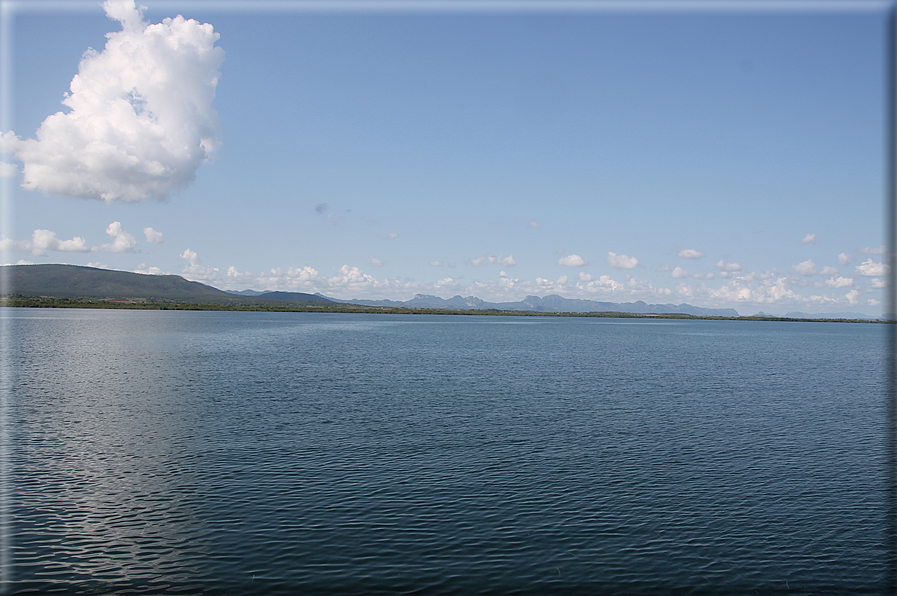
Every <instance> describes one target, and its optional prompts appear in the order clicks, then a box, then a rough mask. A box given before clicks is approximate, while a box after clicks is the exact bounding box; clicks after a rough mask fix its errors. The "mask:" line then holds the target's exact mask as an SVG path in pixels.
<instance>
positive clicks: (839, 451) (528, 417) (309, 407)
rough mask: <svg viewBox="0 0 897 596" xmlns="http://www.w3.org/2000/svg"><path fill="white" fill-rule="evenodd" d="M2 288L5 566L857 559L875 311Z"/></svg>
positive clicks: (493, 573)
mask: <svg viewBox="0 0 897 596" xmlns="http://www.w3.org/2000/svg"><path fill="white" fill-rule="evenodd" d="M0 311H2V312H0V314H2V316H4V317H8V318H11V321H9V328H10V330H11V333H12V337H13V345H14V346H15V353H14V354H13V356H12V358H11V364H12V366H13V370H14V373H15V378H14V381H13V382H14V403H13V405H12V410H11V413H10V420H11V423H12V428H13V433H14V437H13V438H14V450H13V453H12V465H13V470H12V474H13V480H14V488H15V492H14V499H13V503H12V510H11V511H12V515H13V519H14V523H15V527H14V534H13V538H12V541H13V555H12V562H13V566H14V568H13V572H14V576H13V584H12V589H11V590H10V592H11V593H23V594H24V593H28V592H29V591H38V592H46V591H50V590H53V589H56V590H60V591H61V592H63V593H76V594H101V593H170V594H185V593H197V592H205V593H213V594H214V593H221V594H254V593H256V594H272V593H273V594H276V593H297V592H298V593H307V594H314V593H321V594H325V593H424V594H438V593H470V592H475V593H501V594H505V593H533V594H544V593H576V592H580V593H626V594H638V593H645V594H650V593H657V592H676V593H695V594H704V593H708V594H711V593H746V594H753V593H755V592H757V593H761V594H762V593H771V592H781V593H788V594H810V593H812V594H824V593H844V592H854V593H856V592H869V593H876V592H879V591H880V590H881V589H882V587H883V584H882V582H883V579H884V570H885V552H884V548H883V546H882V545H883V526H884V519H885V512H884V499H883V492H882V489H883V487H884V458H883V456H884V438H883V437H884V397H883V393H882V392H883V383H882V381H883V378H882V374H883V366H884V365H883V357H882V342H883V332H884V330H883V326H882V325H871V324H867V325H863V324H839V323H787V322H746V321H662V320H632V319H618V320H613V319H585V318H580V319H572V318H571V319H559V318H531V317H526V318H517V317H467V316H392V315H350V314H335V315H328V314H315V313H223V312H170V311H168V312H143V311H92V310H30V309H0Z"/></svg>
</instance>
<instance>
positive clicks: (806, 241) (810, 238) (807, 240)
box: [800, 234, 816, 244]
mask: <svg viewBox="0 0 897 596" xmlns="http://www.w3.org/2000/svg"><path fill="white" fill-rule="evenodd" d="M811 242H816V234H807V235H806V236H804V237H803V239H802V240H801V241H800V243H801V244H810V243H811Z"/></svg>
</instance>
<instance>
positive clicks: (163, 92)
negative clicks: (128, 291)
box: [4, 0, 224, 202]
mask: <svg viewBox="0 0 897 596" xmlns="http://www.w3.org/2000/svg"><path fill="white" fill-rule="evenodd" d="M104 8H105V10H106V14H107V16H108V17H109V18H111V19H115V20H118V21H120V22H121V24H122V30H121V31H118V32H113V33H109V34H107V35H106V38H107V41H106V47H105V49H103V51H102V52H97V51H95V50H92V49H89V50H88V51H87V52H85V53H84V56H83V58H82V59H81V63H80V64H79V66H78V74H77V75H75V77H74V78H73V79H72V82H71V85H70V93H68V94H66V96H65V98H64V99H63V101H62V103H63V104H64V105H66V106H67V107H68V108H70V111H69V112H68V113H65V112H57V113H56V114H53V115H51V116H48V117H47V118H46V119H45V120H44V121H43V123H42V124H41V126H40V128H39V129H38V130H37V134H36V138H35V139H25V140H15V139H13V140H11V138H10V137H9V136H7V135H11V134H12V133H6V134H5V135H4V142H6V143H7V144H8V143H12V144H14V145H15V149H16V157H17V158H18V159H19V160H21V161H22V162H23V164H24V168H23V173H24V181H23V183H22V187H23V188H26V189H29V190H40V191H41V192H44V193H47V194H54V195H60V196H67V197H81V198H93V199H101V200H103V201H106V202H114V201H123V202H137V201H145V200H147V199H163V198H165V197H166V196H167V195H168V193H169V192H171V191H172V190H175V189H178V188H183V187H186V186H187V185H189V184H190V183H191V182H193V179H194V177H195V173H196V170H197V168H199V166H201V165H202V164H203V163H204V162H206V160H207V159H208V158H209V157H210V156H211V155H212V154H213V153H214V152H215V151H216V149H217V148H218V146H219V125H218V117H217V114H216V113H215V110H214V109H213V108H212V100H213V99H214V98H215V87H216V85H217V84H218V78H219V77H220V73H219V72H218V68H219V67H220V66H221V63H222V61H223V60H224V50H222V49H221V48H218V47H215V46H214V44H215V42H216V41H217V40H218V34H217V33H215V32H214V30H213V28H212V26H211V25H209V24H201V23H198V22H197V21H194V20H192V19H191V20H185V19H184V18H183V17H181V16H177V17H175V18H173V19H165V20H163V21H162V22H161V23H158V24H152V25H151V24H147V23H146V22H144V21H143V17H142V14H141V12H140V11H139V10H138V9H137V8H136V7H135V5H134V2H133V0H106V2H105V4H104Z"/></svg>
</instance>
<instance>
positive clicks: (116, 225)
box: [100, 221, 137, 252]
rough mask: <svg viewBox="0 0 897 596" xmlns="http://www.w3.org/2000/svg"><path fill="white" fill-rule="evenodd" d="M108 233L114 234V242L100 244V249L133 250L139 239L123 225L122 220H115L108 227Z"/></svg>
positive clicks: (111, 250) (112, 250) (114, 250)
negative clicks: (125, 229)
mask: <svg viewBox="0 0 897 596" xmlns="http://www.w3.org/2000/svg"><path fill="white" fill-rule="evenodd" d="M106 233H107V234H109V235H110V236H112V242H111V243H109V244H103V245H102V246H100V250H106V251H109V252H132V251H133V250H134V246H135V245H136V244H137V240H135V239H134V237H133V236H131V235H130V234H129V233H127V232H125V231H124V230H123V229H122V227H121V222H117V221H113V222H112V223H111V224H109V227H107V228H106Z"/></svg>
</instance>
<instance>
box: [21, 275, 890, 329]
mask: <svg viewBox="0 0 897 596" xmlns="http://www.w3.org/2000/svg"><path fill="white" fill-rule="evenodd" d="M4 269H5V270H6V271H7V273H8V275H9V281H10V283H11V284H12V291H13V292H14V293H15V294H19V295H22V296H33V297H38V296H46V297H55V298H93V299H138V300H171V301H177V302H186V303H205V304H235V305H252V304H269V305H273V304H283V303H285V302H294V303H308V302H319V303H320V302H324V303H330V304H357V305H361V306H382V307H388V308H424V309H445V310H500V311H528V312H545V313H559V312H583V313H588V312H619V313H629V314H686V315H694V316H717V317H738V316H741V315H739V314H738V312H737V311H736V310H735V309H732V308H701V307H698V306H692V305H690V304H647V303H645V302H642V301H638V302H625V303H622V304H621V303H616V302H598V301H595V300H582V299H576V298H563V297H561V296H557V295H550V296H545V297H544V298H540V297H538V296H527V297H526V298H524V299H523V300H520V301H517V302H487V301H485V300H481V299H480V298H477V297H475V296H467V297H463V296H453V297H452V298H448V299H445V298H440V297H438V296H429V295H426V294H417V295H415V296H414V298H412V299H411V300H405V301H396V300H364V299H356V300H339V299H336V298H328V297H327V296H322V295H321V294H306V293H302V292H259V291H255V290H243V291H241V292H226V291H223V290H219V289H217V288H213V287H211V286H208V285H205V284H201V283H199V282H195V281H187V280H186V279H184V278H183V277H180V276H178V275H144V274H141V273H130V272H127V271H112V270H109V269H97V268H94V267H81V266H77V265H51V264H46V265H6V266H5V267H4ZM756 316H764V317H767V316H776V315H766V314H764V313H762V312H761V313H758V314H757V315H756ZM784 316H785V317H788V318H807V319H809V318H816V319H819V318H832V319H876V318H878V317H872V316H869V315H862V314H859V313H850V312H842V313H825V314H807V313H802V312H790V313H788V314H786V315H784Z"/></svg>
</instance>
